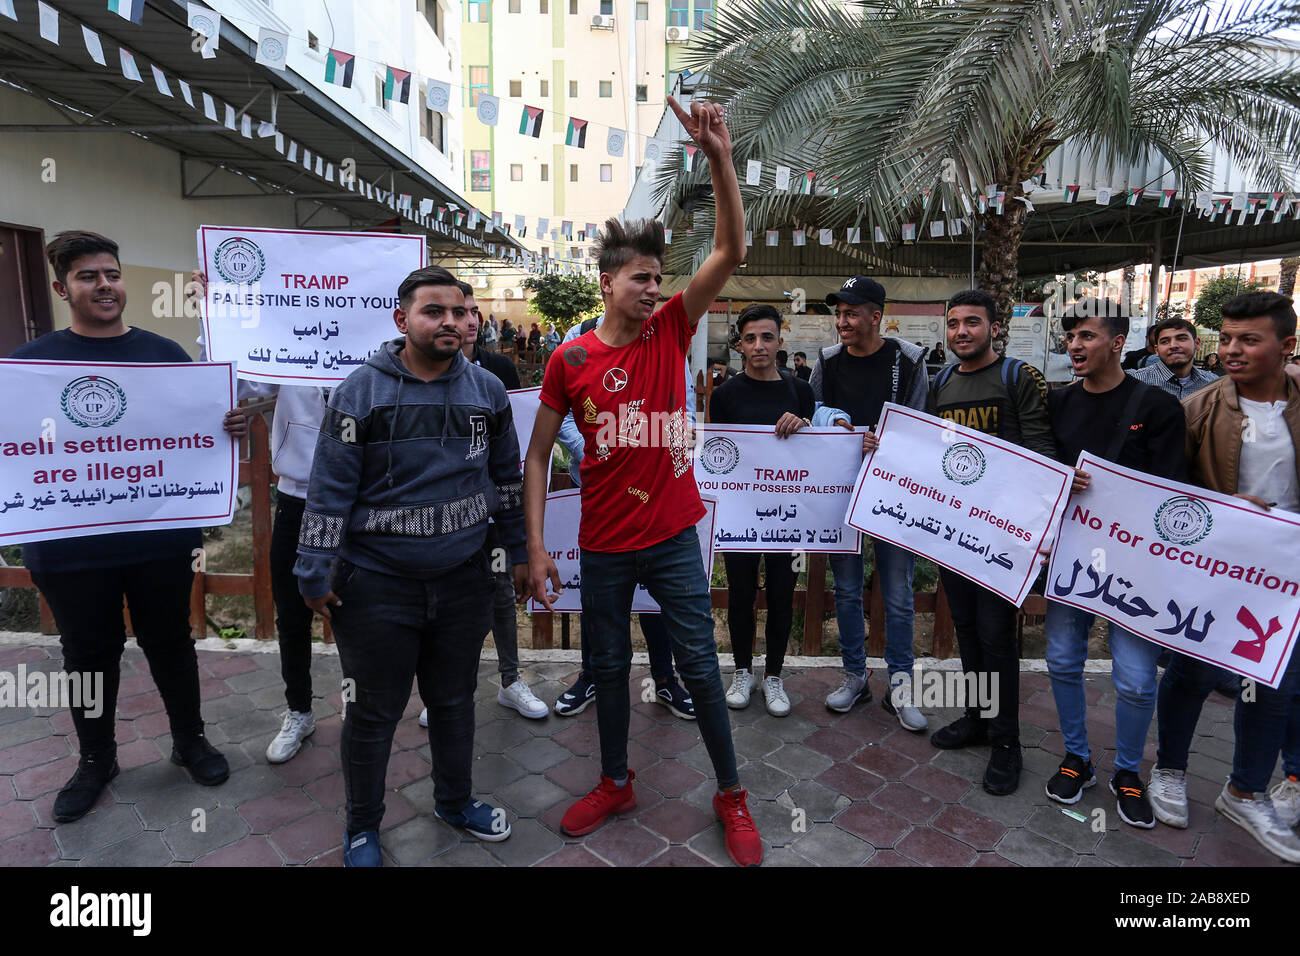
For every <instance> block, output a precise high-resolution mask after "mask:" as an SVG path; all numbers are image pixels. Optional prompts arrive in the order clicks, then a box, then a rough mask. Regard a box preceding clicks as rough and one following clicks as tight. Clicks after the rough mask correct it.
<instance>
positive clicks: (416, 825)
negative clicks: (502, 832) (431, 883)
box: [339, 816, 515, 866]
mask: <svg viewBox="0 0 1300 956" xmlns="http://www.w3.org/2000/svg"><path fill="white" fill-rule="evenodd" d="M514 829H515V828H514V827H511V830H512V831H513V830H514ZM339 838H340V839H342V832H341V831H340V834H339ZM513 839H514V834H513V832H512V834H511V836H510V840H513ZM510 840H507V841H506V842H507V843H509V842H510ZM379 842H380V846H381V847H382V848H383V850H384V852H385V853H387V854H388V855H389V856H390V857H392V859H393V860H394V861H395V862H396V863H397V864H398V865H399V866H416V865H418V864H420V863H423V862H425V861H427V860H429V859H431V858H432V857H435V856H437V855H438V854H439V853H442V852H444V851H445V850H449V849H451V848H452V847H454V846H456V845H457V844H459V843H460V831H459V830H457V829H455V828H454V827H450V826H448V825H447V824H445V823H443V822H442V821H440V820H438V819H437V818H436V817H425V816H419V817H416V818H415V819H413V820H408V821H407V822H405V823H403V824H402V825H401V826H399V827H395V828H393V829H392V830H390V831H389V832H388V833H385V834H384V835H383V836H382V837H381V838H380V841H379Z"/></svg>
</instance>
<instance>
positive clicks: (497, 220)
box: [492, 210, 501, 230]
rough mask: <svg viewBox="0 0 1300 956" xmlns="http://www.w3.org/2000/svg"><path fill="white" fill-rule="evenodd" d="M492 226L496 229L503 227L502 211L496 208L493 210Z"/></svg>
mask: <svg viewBox="0 0 1300 956" xmlns="http://www.w3.org/2000/svg"><path fill="white" fill-rule="evenodd" d="M492 228H493V229H496V230H500V229H501V213H499V212H497V211H495V210H493V212H492Z"/></svg>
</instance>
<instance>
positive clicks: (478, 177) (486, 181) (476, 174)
mask: <svg viewBox="0 0 1300 956" xmlns="http://www.w3.org/2000/svg"><path fill="white" fill-rule="evenodd" d="M469 188H470V190H471V191H472V192H476V193H486V192H491V190H492V153H491V151H489V150H486V149H472V150H470V152H469Z"/></svg>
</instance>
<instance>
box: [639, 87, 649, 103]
mask: <svg viewBox="0 0 1300 956" xmlns="http://www.w3.org/2000/svg"><path fill="white" fill-rule="evenodd" d="M649 98H650V93H649V89H648V88H647V87H646V86H644V85H642V84H640V83H638V84H637V87H636V101H637V102H638V103H644V102H646V101H647V100H648V99H649Z"/></svg>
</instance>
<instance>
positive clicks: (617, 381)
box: [601, 368, 627, 392]
mask: <svg viewBox="0 0 1300 956" xmlns="http://www.w3.org/2000/svg"><path fill="white" fill-rule="evenodd" d="M601 384H603V385H604V386H605V391H607V392H621V391H623V389H625V388H627V372H625V371H623V370H622V369H621V368H612V369H610V370H609V371H608V372H606V373H605V379H604V381H603V382H602V383H601Z"/></svg>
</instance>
